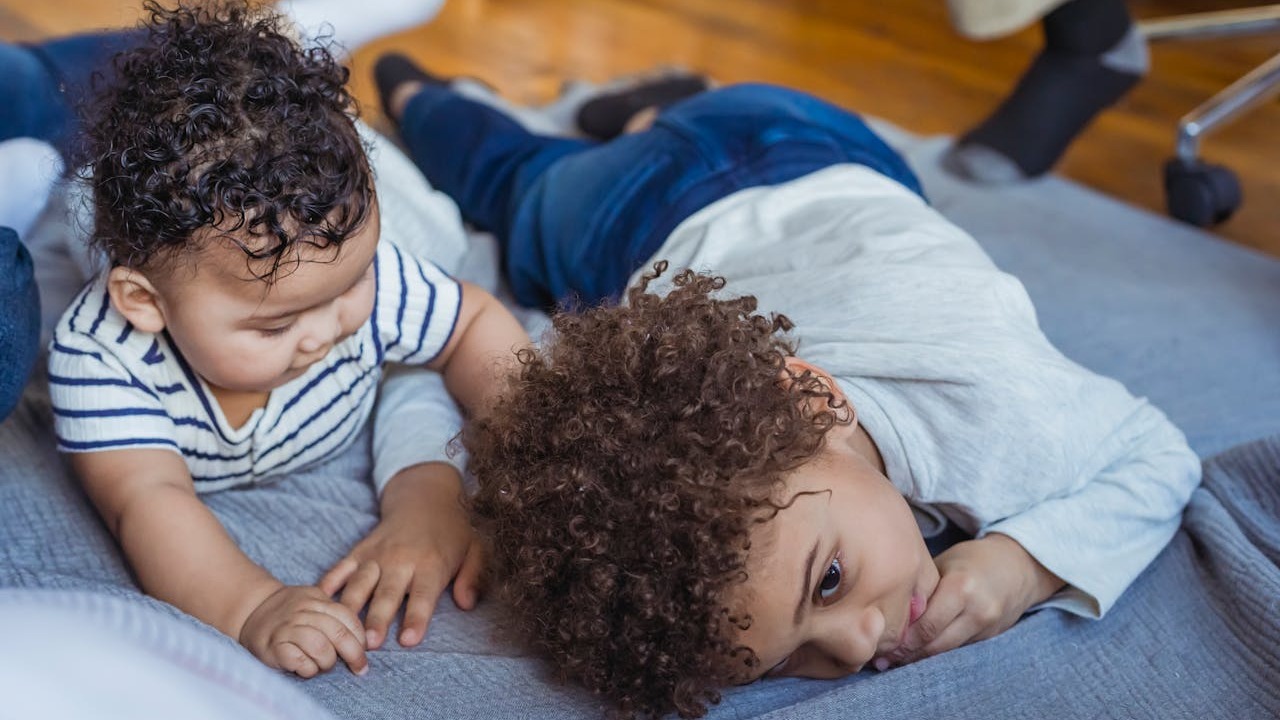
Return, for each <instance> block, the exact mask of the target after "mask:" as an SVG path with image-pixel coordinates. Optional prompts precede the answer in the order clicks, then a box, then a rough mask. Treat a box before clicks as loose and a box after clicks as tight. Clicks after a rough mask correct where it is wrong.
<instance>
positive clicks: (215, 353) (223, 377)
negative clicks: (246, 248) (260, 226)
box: [157, 206, 379, 392]
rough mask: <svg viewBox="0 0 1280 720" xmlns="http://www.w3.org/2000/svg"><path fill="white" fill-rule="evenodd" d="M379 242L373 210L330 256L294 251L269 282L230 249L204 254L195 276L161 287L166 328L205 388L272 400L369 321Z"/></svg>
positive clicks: (310, 250) (308, 250)
mask: <svg viewBox="0 0 1280 720" xmlns="http://www.w3.org/2000/svg"><path fill="white" fill-rule="evenodd" d="M378 235H379V218H378V215H377V208H376V206H375V207H374V208H372V210H371V214H370V217H369V220H368V222H366V223H365V224H364V226H363V227H362V228H361V229H360V230H359V231H358V232H357V233H355V234H353V235H351V236H349V237H348V238H347V239H346V240H344V241H343V242H342V244H341V245H340V246H339V248H338V250H337V254H336V257H335V254H334V250H333V249H331V248H330V249H317V248H314V247H312V246H309V245H305V244H302V245H299V246H298V250H297V255H294V256H292V257H287V258H286V259H285V260H284V262H283V263H282V265H281V269H280V272H279V274H278V275H277V276H276V277H275V279H274V281H273V282H271V283H267V282H265V281H263V280H261V279H258V278H256V277H254V276H253V275H252V273H251V268H249V267H248V266H246V264H245V255H244V252H243V251H242V250H240V249H239V248H237V247H235V246H234V245H232V244H231V243H229V242H228V243H226V244H225V245H224V246H220V247H214V248H210V249H208V250H207V251H206V252H205V253H203V254H202V255H201V257H200V258H199V261H198V266H197V270H196V272H195V275H194V277H189V276H187V275H186V274H184V273H179V274H178V277H175V278H172V279H170V280H169V281H168V282H166V283H164V285H163V286H162V287H161V288H160V293H159V297H158V298H157V302H158V303H159V305H160V307H161V311H162V312H163V313H164V321H165V327H166V329H167V330H168V331H169V334H170V336H171V337H172V338H173V341H174V343H175V344H177V346H178V348H179V349H180V350H181V351H182V354H183V356H184V357H185V358H186V360H187V362H188V363H189V364H190V365H191V368H192V370H194V371H195V372H196V373H197V374H199V375H200V376H201V377H202V378H204V380H205V381H206V382H207V383H209V384H210V385H213V386H215V387H219V388H224V389H227V390H232V391H237V392H270V391H271V390H273V389H275V388H277V387H280V386H281V385H284V384H285V383H287V382H289V381H290V380H293V379H294V378H296V377H299V376H300V375H302V374H303V373H304V372H306V370H307V368H308V367H310V366H311V365H312V364H314V363H315V362H316V361H318V360H320V359H321V358H323V357H324V356H325V355H326V354H327V353H328V352H329V351H330V350H331V349H332V348H333V346H334V345H336V344H337V343H339V342H341V341H342V340H343V339H345V338H346V337H348V336H350V335H351V334H352V333H354V332H355V331H356V330H358V329H359V328H360V327H361V326H362V325H363V324H364V323H365V322H366V321H367V320H368V319H369V316H370V314H371V313H372V312H373V299H374V290H375V288H374V278H373V257H374V251H375V250H376V248H377V244H378ZM295 261H296V262H295Z"/></svg>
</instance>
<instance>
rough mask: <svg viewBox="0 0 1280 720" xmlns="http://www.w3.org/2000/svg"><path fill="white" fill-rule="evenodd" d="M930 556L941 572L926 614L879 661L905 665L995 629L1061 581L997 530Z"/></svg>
mask: <svg viewBox="0 0 1280 720" xmlns="http://www.w3.org/2000/svg"><path fill="white" fill-rule="evenodd" d="M934 561H935V563H936V564H937V566H938V572H939V573H940V574H941V576H942V577H941V579H940V580H939V581H938V587H937V588H936V589H935V590H934V591H933V595H932V597H930V598H929V602H928V605H927V606H926V607H925V612H924V615H921V616H920V619H918V620H917V621H916V622H915V623H914V624H912V625H911V626H910V627H909V628H907V636H906V640H905V641H904V642H903V643H902V646H901V647H900V648H898V650H896V651H895V652H893V653H891V654H890V655H889V656H887V657H884V658H877V659H876V661H875V662H874V663H873V664H875V665H876V666H877V667H881V666H882V665H884V663H883V662H882V660H887V661H888V664H889V665H903V664H906V663H910V662H915V661H916V660H919V659H921V658H925V657H930V656H932V655H937V654H938V653H942V652H946V651H947V650H952V649H954V648H958V647H960V646H961V645H967V644H969V643H971V642H977V641H978V640H986V639H987V638H990V637H994V636H996V635H999V634H1000V633H1002V632H1004V631H1005V630H1008V629H1009V628H1010V627H1013V624H1014V623H1016V622H1017V621H1018V618H1020V617H1022V613H1024V612H1026V610H1027V608H1029V607H1031V606H1032V605H1035V604H1036V603H1039V602H1042V601H1044V600H1046V599H1048V598H1049V596H1051V595H1053V593H1055V592H1057V591H1058V590H1059V589H1060V588H1061V587H1062V586H1063V582H1062V580H1061V579H1059V578H1058V577H1057V576H1056V575H1054V574H1053V573H1051V572H1049V571H1048V570H1047V569H1045V567H1044V566H1043V565H1041V564H1040V563H1038V562H1036V560H1035V558H1033V557H1031V556H1030V555H1029V554H1027V551H1026V550H1024V549H1023V548H1022V546H1021V545H1019V544H1018V542H1017V541H1016V540H1014V539H1013V538H1011V537H1009V536H1007V535H1001V534H999V533H992V534H990V535H987V536H986V537H983V538H982V539H980V540H970V541H968V542H962V543H958V544H956V545H954V546H953V547H951V548H950V549H948V550H947V551H946V552H944V553H942V554H941V555H939V556H938V557H937V558H935V559H934ZM886 667H887V666H886Z"/></svg>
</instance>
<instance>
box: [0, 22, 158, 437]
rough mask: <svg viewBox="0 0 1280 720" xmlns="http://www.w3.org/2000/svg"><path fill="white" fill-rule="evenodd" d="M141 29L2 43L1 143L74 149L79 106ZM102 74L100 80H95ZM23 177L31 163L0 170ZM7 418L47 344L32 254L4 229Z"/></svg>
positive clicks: (1, 328) (1, 412)
mask: <svg viewBox="0 0 1280 720" xmlns="http://www.w3.org/2000/svg"><path fill="white" fill-rule="evenodd" d="M142 38H143V36H142V34H141V33H139V32H137V31H129V32H117V33H106V34H102V33H98V34H90V35H77V36H73V37H68V38H62V39H59V40H53V41H50V42H47V43H42V44H38V45H30V46H25V45H13V44H9V43H0V98H4V99H5V101H4V102H0V141H2V140H9V139H12V138H19V137H31V138H37V139H39V140H44V141H46V142H49V143H51V144H53V145H54V146H56V147H57V148H58V150H59V151H61V152H62V153H63V154H64V155H66V154H68V153H70V152H72V151H73V150H74V148H73V144H74V138H75V137H76V129H77V120H78V117H79V115H78V113H79V110H78V108H77V105H78V104H79V103H80V102H81V101H83V100H84V99H86V98H87V97H88V93H90V92H91V91H92V89H93V88H94V87H98V83H99V82H110V78H111V72H110V68H111V62H110V58H111V56H112V55H114V54H115V53H116V52H118V51H119V50H121V49H123V48H125V47H127V46H129V45H131V44H134V43H136V42H139V41H141V40H142ZM95 76H96V77H95ZM0 172H5V173H13V174H14V175H15V176H20V175H21V174H22V173H23V172H24V168H0ZM0 308H3V312H0V419H2V418H4V417H7V416H8V415H9V413H10V412H11V411H12V410H13V407H14V405H15V404H16V403H17V401H18V398H19V396H20V395H21V394H22V388H23V386H24V385H25V384H26V382H27V376H28V375H29V374H30V372H31V367H32V365H33V364H34V363H35V358H36V354H37V353H36V351H37V347H36V346H37V344H38V343H39V341H40V299H39V296H38V294H37V292H36V285H35V279H34V277H33V274H32V267H31V256H30V255H29V254H28V253H27V250H26V248H25V247H23V246H22V243H21V241H20V240H19V238H18V235H17V233H15V232H14V231H13V230H11V229H9V228H0Z"/></svg>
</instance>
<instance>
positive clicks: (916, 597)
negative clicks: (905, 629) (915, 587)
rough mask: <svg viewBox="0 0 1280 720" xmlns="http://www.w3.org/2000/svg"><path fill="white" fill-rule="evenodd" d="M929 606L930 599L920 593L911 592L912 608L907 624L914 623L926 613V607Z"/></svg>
mask: <svg viewBox="0 0 1280 720" xmlns="http://www.w3.org/2000/svg"><path fill="white" fill-rule="evenodd" d="M928 606H929V601H928V600H925V598H924V596H923V595H921V594H920V593H918V592H916V593H912V594H911V610H910V617H909V618H908V619H907V625H914V624H915V622H916V621H917V620H919V619H920V616H921V615H924V611H925V608H927V607H928Z"/></svg>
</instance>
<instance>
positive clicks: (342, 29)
mask: <svg viewBox="0 0 1280 720" xmlns="http://www.w3.org/2000/svg"><path fill="white" fill-rule="evenodd" d="M443 6H444V0H361V2H351V1H350V0H281V1H280V2H279V3H277V5H276V8H277V9H278V10H279V11H280V12H282V13H283V14H285V15H286V16H288V17H289V18H290V19H291V20H293V22H294V23H295V24H296V25H297V27H298V32H299V34H300V35H301V36H302V37H301V39H302V40H303V42H312V41H315V40H317V39H320V38H332V40H333V42H334V43H336V44H337V45H338V47H340V48H341V49H342V50H344V51H346V52H348V53H351V52H354V51H355V50H357V49H358V48H360V47H361V46H362V45H364V44H366V43H369V42H372V41H374V40H377V39H378V38H380V37H382V36H384V35H390V34H392V33H396V32H400V31H402V30H408V29H409V28H411V27H414V26H416V25H421V24H423V23H425V22H427V21H429V20H431V18H433V17H435V16H436V13H438V12H440V8H442V7H443Z"/></svg>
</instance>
